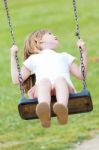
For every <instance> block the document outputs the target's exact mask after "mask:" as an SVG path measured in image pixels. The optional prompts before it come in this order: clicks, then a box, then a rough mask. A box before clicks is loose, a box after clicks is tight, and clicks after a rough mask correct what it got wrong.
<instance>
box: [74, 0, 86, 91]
mask: <svg viewBox="0 0 99 150" xmlns="http://www.w3.org/2000/svg"><path fill="white" fill-rule="evenodd" d="M73 8H74V17H75V24H76V36H77V37H78V39H80V30H79V24H78V14H77V3H76V0H73ZM79 50H80V62H81V72H82V76H83V89H86V88H87V84H86V76H85V66H84V60H83V54H82V48H81V47H79Z"/></svg>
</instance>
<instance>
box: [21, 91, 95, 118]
mask: <svg viewBox="0 0 99 150" xmlns="http://www.w3.org/2000/svg"><path fill="white" fill-rule="evenodd" d="M55 102H56V97H55V96H52V99H51V116H52V117H54V116H55V114H54V112H53V109H52V108H53V104H54V103H55ZM37 104H38V100H37V98H36V99H26V97H22V98H21V100H20V103H19V105H18V110H19V114H20V116H21V118H22V119H25V120H30V119H36V118H38V117H37V115H36V111H35V110H36V105H37ZM68 109H69V114H78V113H84V112H90V111H91V110H93V105H92V99H91V95H90V93H89V91H87V90H83V91H82V92H80V93H73V94H70V96H69V102H68Z"/></svg>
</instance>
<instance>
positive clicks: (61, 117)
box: [53, 102, 68, 125]
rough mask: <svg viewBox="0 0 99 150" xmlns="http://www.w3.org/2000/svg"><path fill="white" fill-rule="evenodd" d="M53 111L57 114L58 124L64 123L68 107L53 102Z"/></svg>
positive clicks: (66, 118) (66, 119)
mask: <svg viewBox="0 0 99 150" xmlns="http://www.w3.org/2000/svg"><path fill="white" fill-rule="evenodd" d="M53 111H54V113H55V114H56V115H57V119H58V122H59V124H61V125H64V124H66V123H67V121H68V109H67V108H66V107H65V106H64V105H63V104H61V103H58V102H57V103H55V104H54V106H53Z"/></svg>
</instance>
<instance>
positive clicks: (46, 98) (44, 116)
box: [36, 79, 51, 128]
mask: <svg viewBox="0 0 99 150" xmlns="http://www.w3.org/2000/svg"><path fill="white" fill-rule="evenodd" d="M37 97H38V103H39V104H38V105H37V107H36V113H37V116H38V117H39V118H40V121H41V124H42V126H43V127H46V128H47V127H50V101H51V83H50V81H49V80H48V79H42V80H41V81H40V82H39V84H38V85H37Z"/></svg>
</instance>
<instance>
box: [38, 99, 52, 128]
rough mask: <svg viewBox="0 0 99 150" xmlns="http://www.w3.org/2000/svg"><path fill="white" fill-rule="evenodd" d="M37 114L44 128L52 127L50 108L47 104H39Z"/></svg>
mask: <svg viewBox="0 0 99 150" xmlns="http://www.w3.org/2000/svg"><path fill="white" fill-rule="evenodd" d="M36 114H37V116H38V117H39V119H40V121H41V124H42V126H43V127H44V128H49V127H50V107H49V105H48V104H47V103H46V102H42V103H39V104H38V105H37V107H36Z"/></svg>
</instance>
